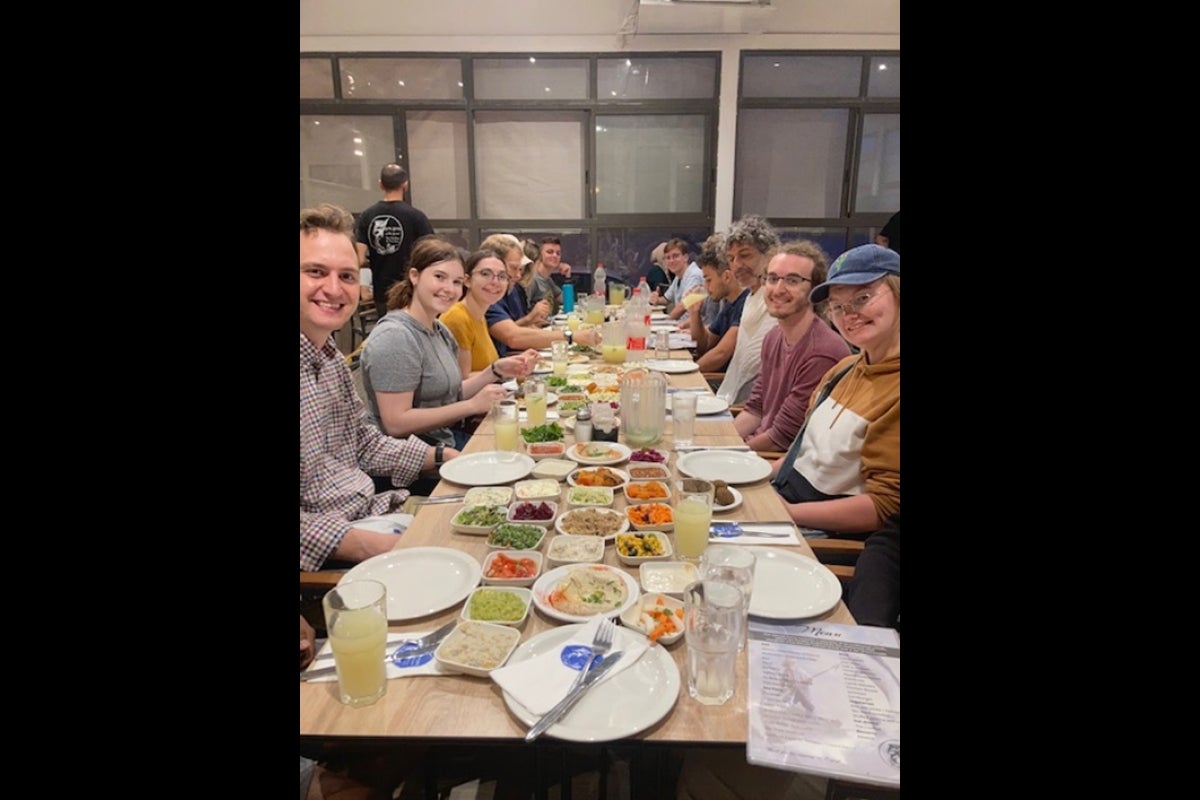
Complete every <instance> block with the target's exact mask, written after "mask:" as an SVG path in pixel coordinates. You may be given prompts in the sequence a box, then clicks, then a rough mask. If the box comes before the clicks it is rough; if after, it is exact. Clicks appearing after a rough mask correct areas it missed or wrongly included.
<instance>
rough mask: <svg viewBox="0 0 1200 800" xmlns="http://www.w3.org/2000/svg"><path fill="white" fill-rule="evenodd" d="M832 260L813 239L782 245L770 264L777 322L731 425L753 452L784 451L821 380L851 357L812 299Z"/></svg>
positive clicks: (769, 289)
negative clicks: (749, 388) (751, 385)
mask: <svg viewBox="0 0 1200 800" xmlns="http://www.w3.org/2000/svg"><path fill="white" fill-rule="evenodd" d="M828 270H829V259H828V257H827V256H826V255H825V253H824V251H823V250H821V248H820V247H819V246H818V245H817V244H815V243H813V242H809V241H799V242H791V243H789V244H786V245H784V246H783V247H782V248H781V249H780V250H779V252H778V253H776V254H775V255H774V256H773V257H772V258H771V260H770V262H768V264H767V277H766V286H765V287H763V289H764V291H765V292H766V298H765V299H766V301H767V313H768V314H770V315H771V316H772V317H774V318H775V319H776V320H777V321H778V324H777V325H776V326H775V327H774V328H772V329H771V330H770V331H769V332H768V333H767V335H766V337H765V338H764V339H763V344H762V362H761V367H760V369H759V373H758V378H756V379H755V381H754V388H753V389H752V390H751V391H750V397H749V399H747V400H746V406H745V410H744V411H742V413H740V414H738V415H737V416H736V417H735V418H734V420H733V427H735V428H737V432H738V433H740V434H741V435H742V438H743V439H745V440H746V444H748V445H750V447H751V448H752V449H754V450H767V451H780V452H782V451H786V450H787V449H788V447H790V446H791V444H792V440H793V439H795V438H796V434H797V433H798V432H799V431H800V425H801V423H803V422H804V415H805V414H806V413H807V412H808V401H809V399H810V398H811V397H812V393H813V390H814V389H815V388H816V387H817V383H819V382H820V380H821V376H822V375H824V374H825V373H826V372H828V371H829V370H830V369H831V368H832V367H833V365H834V364H836V363H837V362H838V361H840V360H841V359H843V358H845V357H846V356H848V355H850V348H849V347H848V346H847V345H846V342H845V340H844V339H842V337H841V336H840V335H839V334H838V333H837V331H835V330H833V329H832V328H830V327H829V326H828V325H826V324H825V321H824V320H823V319H821V318H820V317H819V316H818V315H817V314H816V312H815V311H813V306H812V303H810V302H809V300H808V293H809V292H810V291H812V287H814V286H816V285H817V284H820V283H824V282H825V277H826V273H827V272H828Z"/></svg>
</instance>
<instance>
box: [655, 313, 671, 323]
mask: <svg viewBox="0 0 1200 800" xmlns="http://www.w3.org/2000/svg"><path fill="white" fill-rule="evenodd" d="M670 318H671V315H670V314H668V313H666V312H665V311H651V312H650V321H651V322H657V321H659V320H664V319H670Z"/></svg>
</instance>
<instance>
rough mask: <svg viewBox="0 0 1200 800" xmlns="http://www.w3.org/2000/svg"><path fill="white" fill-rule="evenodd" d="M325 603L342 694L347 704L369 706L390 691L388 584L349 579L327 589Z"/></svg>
mask: <svg viewBox="0 0 1200 800" xmlns="http://www.w3.org/2000/svg"><path fill="white" fill-rule="evenodd" d="M321 605H322V606H323V607H324V609H325V629H326V631H327V632H328V634H329V646H330V648H332V650H333V662H334V665H335V666H336V667H337V676H338V695H339V697H340V699H341V701H342V702H343V703H345V704H346V705H349V706H369V705H371V704H372V703H374V702H375V701H376V700H378V699H379V698H380V697H383V694H384V692H385V691H387V668H386V664H385V662H384V651H385V650H386V647H387V587H386V586H384V585H383V584H382V583H380V582H379V581H368V580H362V581H349V582H347V583H343V584H341V585H340V586H337V587H336V588H334V589H331V590H329V591H328V592H326V594H325V597H323V598H322V599H321Z"/></svg>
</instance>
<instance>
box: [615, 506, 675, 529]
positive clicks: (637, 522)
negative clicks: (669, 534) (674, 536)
mask: <svg viewBox="0 0 1200 800" xmlns="http://www.w3.org/2000/svg"><path fill="white" fill-rule="evenodd" d="M625 516H627V517H629V524H630V525H631V526H633V529H634V530H639V531H641V530H654V531H673V530H675V512H674V511H672V510H671V507H670V506H669V505H667V504H666V503H638V504H637V505H632V506H626V507H625Z"/></svg>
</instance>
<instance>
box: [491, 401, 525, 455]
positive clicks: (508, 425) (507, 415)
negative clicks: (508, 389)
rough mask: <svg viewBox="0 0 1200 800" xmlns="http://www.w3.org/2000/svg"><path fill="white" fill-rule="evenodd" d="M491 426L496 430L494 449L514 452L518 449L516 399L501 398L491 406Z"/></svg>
mask: <svg viewBox="0 0 1200 800" xmlns="http://www.w3.org/2000/svg"><path fill="white" fill-rule="evenodd" d="M492 426H493V428H494V429H495V431H496V449H497V450H507V451H509V452H511V453H515V452H517V451H518V450H520V449H521V448H520V443H519V441H518V440H519V439H520V437H519V436H518V435H517V401H516V400H501V401H500V402H499V403H496V404H495V405H493V406H492Z"/></svg>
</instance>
